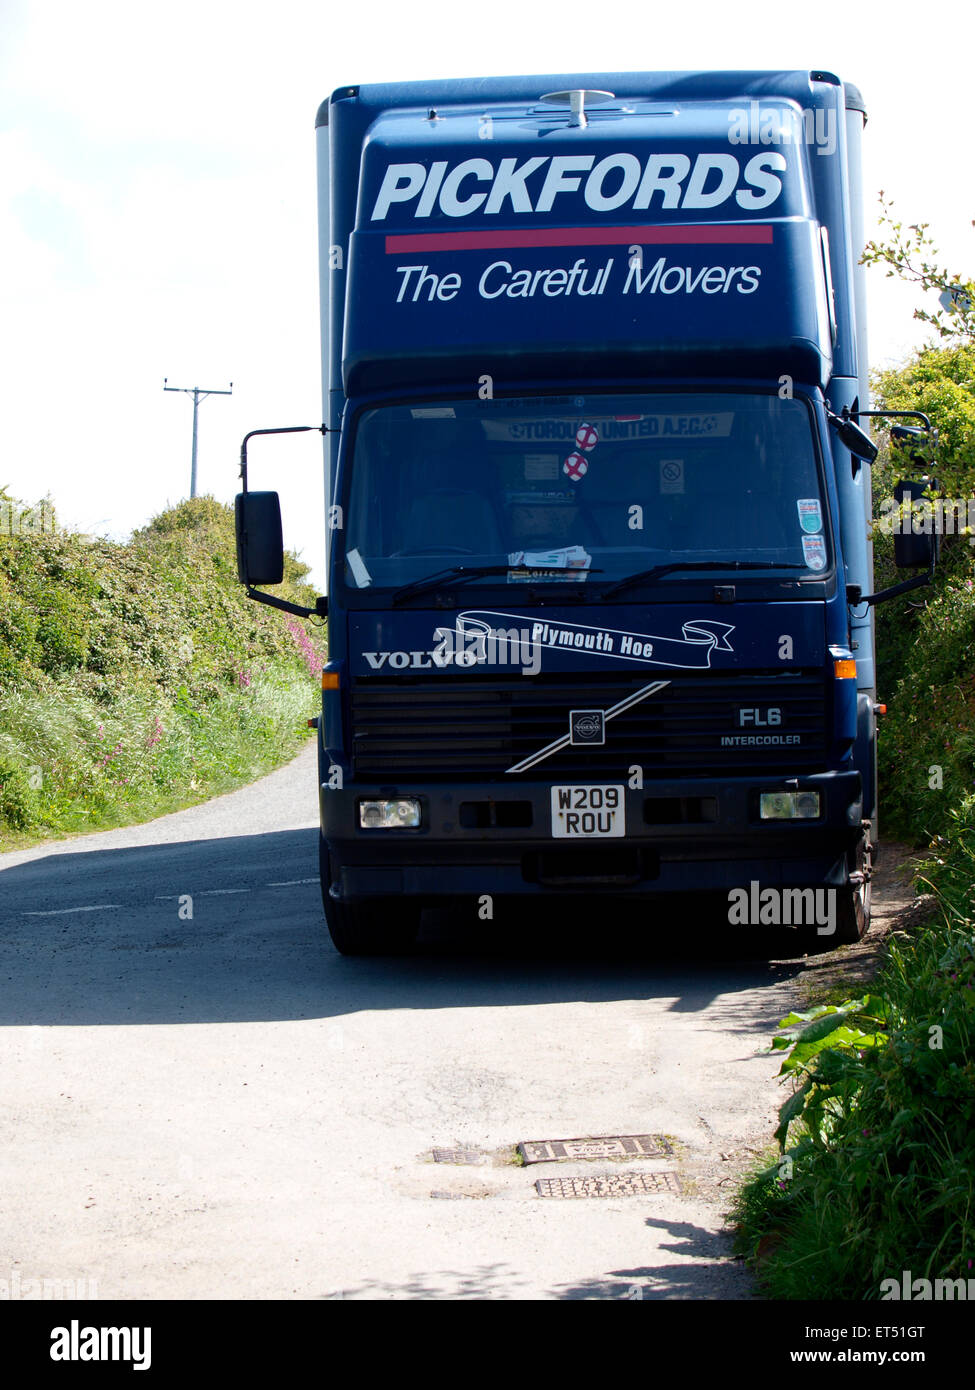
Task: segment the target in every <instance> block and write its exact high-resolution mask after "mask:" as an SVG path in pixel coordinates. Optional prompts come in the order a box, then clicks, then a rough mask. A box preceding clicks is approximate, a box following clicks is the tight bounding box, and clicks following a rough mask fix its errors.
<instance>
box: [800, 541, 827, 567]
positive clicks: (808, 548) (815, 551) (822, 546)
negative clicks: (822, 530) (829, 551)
mask: <svg viewBox="0 0 975 1390" xmlns="http://www.w3.org/2000/svg"><path fill="white" fill-rule="evenodd" d="M802 553H803V556H804V557H805V561H806V564H807V565H808V567H809V568H810V569H811V570H822V569H825V568H826V541H825V539H824V538H823V537H822V536H803V538H802Z"/></svg>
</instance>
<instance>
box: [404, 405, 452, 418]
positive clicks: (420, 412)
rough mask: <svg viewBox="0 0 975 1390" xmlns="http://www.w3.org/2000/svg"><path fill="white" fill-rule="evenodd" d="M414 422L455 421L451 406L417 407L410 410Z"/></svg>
mask: <svg viewBox="0 0 975 1390" xmlns="http://www.w3.org/2000/svg"><path fill="white" fill-rule="evenodd" d="M410 414H411V415H412V416H413V419H414V420H456V418H457V413H456V411H455V410H454V407H453V406H452V405H418V406H414V407H413V408H412V409H411V410H410Z"/></svg>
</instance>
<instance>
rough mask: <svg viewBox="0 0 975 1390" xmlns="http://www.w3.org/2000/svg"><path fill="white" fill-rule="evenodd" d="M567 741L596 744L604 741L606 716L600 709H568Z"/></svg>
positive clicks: (574, 744)
mask: <svg viewBox="0 0 975 1390" xmlns="http://www.w3.org/2000/svg"><path fill="white" fill-rule="evenodd" d="M569 742H570V743H571V744H572V745H573V746H577V745H578V744H580V743H582V744H597V743H605V742H606V716H605V714H604V712H603V710H601V709H574V710H570V711H569Z"/></svg>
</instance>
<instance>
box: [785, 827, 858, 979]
mask: <svg viewBox="0 0 975 1390" xmlns="http://www.w3.org/2000/svg"><path fill="white" fill-rule="evenodd" d="M864 824H865V826H866V833H865V834H864V836H863V837H862V839H861V840H860V843H859V844H858V845H857V847H856V850H855V851H852V852H851V858H850V882H849V883H847V884H846V885H845V886H844V887H843V888H837V889H836V909H835V910H836V930H835V931H834V932H833V933H832V934H831V935H829V936H821V935H820V934H819V932H818V930H817V929H816V927H805V928H803V929H802V938H803V947H804V949H805V950H806V952H807V953H808V954H809V955H818V954H821V953H822V952H823V951H832V950H833V949H834V948H835V947H836V946H853V945H855V944H856V943H857V942H858V941H862V940H863V938H864V937H865V936H866V934H867V932H868V931H869V930H870V876H871V872H872V868H873V846H872V845H871V844H870V843H869V835H870V827H869V822H864Z"/></svg>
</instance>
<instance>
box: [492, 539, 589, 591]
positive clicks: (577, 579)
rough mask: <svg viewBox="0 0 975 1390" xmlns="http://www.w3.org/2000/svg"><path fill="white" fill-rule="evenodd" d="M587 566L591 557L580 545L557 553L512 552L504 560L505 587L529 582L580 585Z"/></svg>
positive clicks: (570, 546)
mask: <svg viewBox="0 0 975 1390" xmlns="http://www.w3.org/2000/svg"><path fill="white" fill-rule="evenodd" d="M591 564H592V556H591V555H590V554H588V553H587V551H586V550H584V549H583V547H582V546H581V545H567V546H563V547H562V548H561V549H560V550H513V551H512V552H511V553H510V555H509V556H508V565H509V566H510V568H509V570H508V583H509V584H525V583H528V582H529V581H530V580H533V579H534V580H548V581H554V582H555V583H566V582H569V583H583V582H584V581H585V579H586V571H587V570H588V569H589V566H590V565H591Z"/></svg>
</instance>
